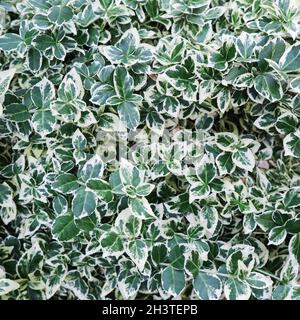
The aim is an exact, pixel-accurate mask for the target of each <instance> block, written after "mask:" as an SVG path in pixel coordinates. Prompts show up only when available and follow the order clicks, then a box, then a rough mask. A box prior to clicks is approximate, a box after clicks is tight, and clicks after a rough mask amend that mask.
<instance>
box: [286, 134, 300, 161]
mask: <svg viewBox="0 0 300 320" xmlns="http://www.w3.org/2000/svg"><path fill="white" fill-rule="evenodd" d="M299 134H300V133H299V131H298V130H297V131H296V132H295V133H290V134H288V135H287V136H286V137H285V138H284V139H283V147H284V154H285V155H286V156H292V157H295V158H300V137H299Z"/></svg>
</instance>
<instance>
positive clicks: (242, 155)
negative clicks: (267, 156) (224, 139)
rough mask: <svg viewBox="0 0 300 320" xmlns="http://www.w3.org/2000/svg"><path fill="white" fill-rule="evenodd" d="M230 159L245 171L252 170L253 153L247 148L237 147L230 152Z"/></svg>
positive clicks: (253, 163)
mask: <svg viewBox="0 0 300 320" xmlns="http://www.w3.org/2000/svg"><path fill="white" fill-rule="evenodd" d="M232 161H233V163H234V164H235V165H236V166H237V167H239V168H242V169H245V170H247V171H252V170H253V168H254V166H255V158H254V155H253V153H252V151H251V150H250V149H248V148H238V149H237V150H236V151H235V152H234V153H233V154H232Z"/></svg>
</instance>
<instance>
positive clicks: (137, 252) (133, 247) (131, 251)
mask: <svg viewBox="0 0 300 320" xmlns="http://www.w3.org/2000/svg"><path fill="white" fill-rule="evenodd" d="M125 252H126V253H127V254H128V255H129V257H130V259H131V260H132V261H133V262H134V263H135V264H136V266H137V268H138V270H139V271H141V272H142V271H143V270H144V268H145V263H146V261H147V258H148V247H147V245H146V243H145V241H144V240H140V239H136V240H132V241H130V242H129V243H128V245H127V247H126V249H125Z"/></svg>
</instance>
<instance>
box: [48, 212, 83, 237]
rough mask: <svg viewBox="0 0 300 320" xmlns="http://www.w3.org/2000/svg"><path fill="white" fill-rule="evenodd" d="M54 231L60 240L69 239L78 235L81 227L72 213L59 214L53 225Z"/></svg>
mask: <svg viewBox="0 0 300 320" xmlns="http://www.w3.org/2000/svg"><path fill="white" fill-rule="evenodd" d="M52 233H53V235H54V236H55V237H57V239H58V240H60V241H69V240H71V239H73V238H74V237H76V236H77V235H78V233H79V229H78V228H77V227H76V225H75V222H74V217H73V215H72V214H65V215H61V216H58V217H57V218H56V219H55V220H54V223H53V225H52Z"/></svg>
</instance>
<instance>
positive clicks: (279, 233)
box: [269, 226, 287, 246]
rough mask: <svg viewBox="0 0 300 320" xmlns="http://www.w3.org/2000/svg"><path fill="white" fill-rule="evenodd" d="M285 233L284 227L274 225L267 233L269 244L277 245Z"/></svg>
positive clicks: (282, 239)
mask: <svg viewBox="0 0 300 320" xmlns="http://www.w3.org/2000/svg"><path fill="white" fill-rule="evenodd" d="M286 235H287V232H286V230H285V229H284V227H279V226H278V227H274V228H272V229H271V231H270V233H269V244H274V245H275V246H279V245H280V244H281V243H282V242H283V241H284V240H285V237H286Z"/></svg>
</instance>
